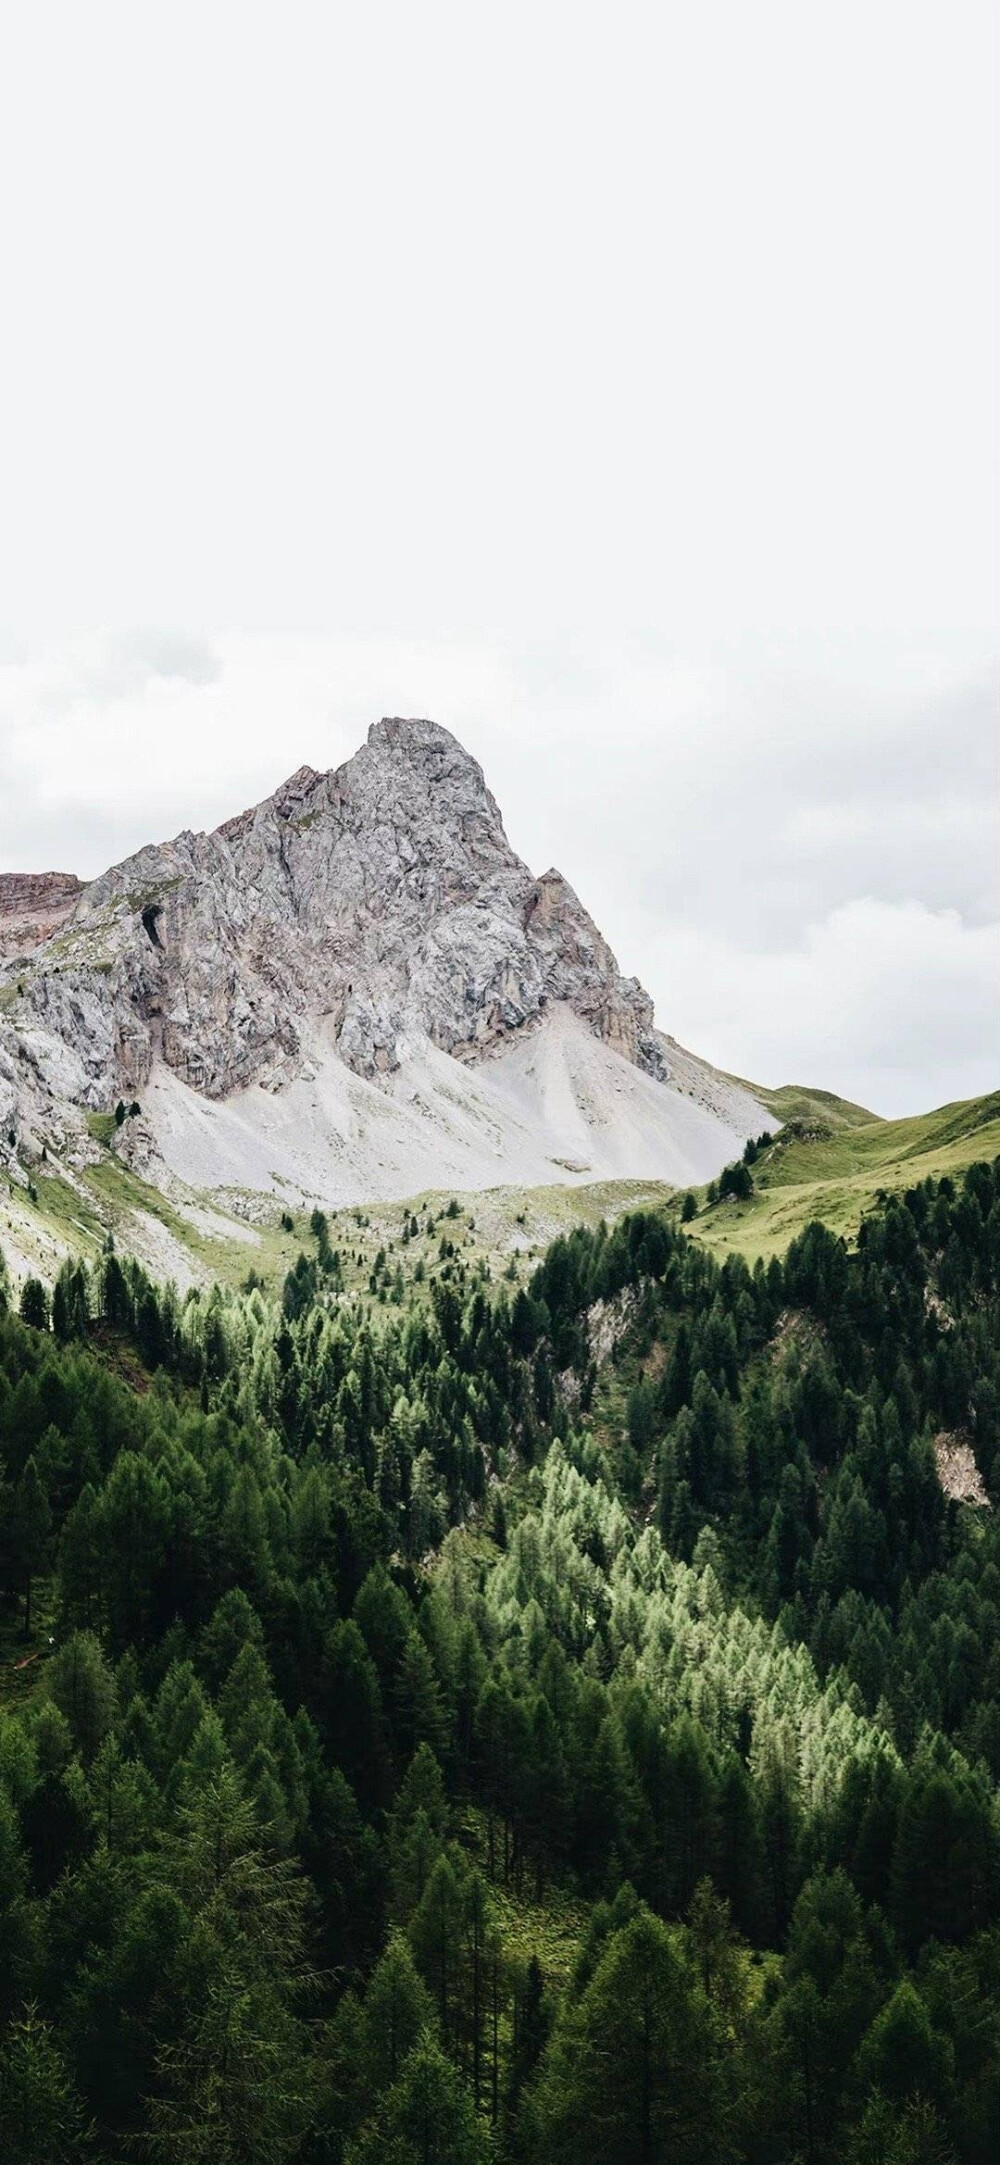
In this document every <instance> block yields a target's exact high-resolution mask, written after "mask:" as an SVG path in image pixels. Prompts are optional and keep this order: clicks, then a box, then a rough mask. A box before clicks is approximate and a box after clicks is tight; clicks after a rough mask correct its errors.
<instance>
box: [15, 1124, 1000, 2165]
mask: <svg viewBox="0 0 1000 2165" xmlns="http://www.w3.org/2000/svg"><path fill="white" fill-rule="evenodd" d="M766 1147H767V1142H766V1138H761V1139H760V1141H759V1143H758V1144H757V1145H754V1146H752V1149H749V1150H748V1152H747V1153H746V1155H745V1162H744V1164H743V1165H742V1166H741V1167H739V1168H733V1169H730V1172H731V1174H732V1176H733V1179H734V1180H737V1181H739V1182H742V1180H744V1179H746V1180H749V1178H750V1173H749V1167H750V1166H751V1165H752V1164H754V1163H755V1161H756V1158H757V1157H758V1156H759V1155H760V1152H761V1150H762V1149H765V1148H766ZM726 1179H727V1176H726V1175H723V1184H724V1185H725V1184H726ZM741 1192H743V1189H742V1187H741V1186H735V1187H734V1186H733V1185H732V1182H730V1183H729V1184H728V1186H727V1193H732V1194H734V1195H736V1196H737V1197H738V1196H739V1194H740V1193H741ZM458 1215H459V1213H458V1208H457V1205H456V1209H455V1211H452V1212H448V1213H445V1216H446V1218H449V1217H450V1219H451V1222H452V1224H453V1225H455V1223H456V1219H457V1216H458ZM682 1215H683V1213H682ZM309 1230H310V1235H311V1239H312V1242H313V1243H314V1244H315V1246H314V1249H313V1250H312V1251H311V1252H310V1253H309V1254H303V1256H302V1257H300V1259H299V1261H298V1263H297V1264H296V1265H295V1267H294V1269H293V1270H292V1271H291V1272H290V1273H289V1276H288V1280H287V1282H286V1286H285V1290H284V1296H283V1299H282V1301H281V1303H280V1305H279V1306H278V1307H277V1308H276V1309H275V1308H272V1307H271V1306H270V1305H269V1304H268V1302H267V1300H266V1299H265V1298H264V1297H263V1295H262V1292H261V1290H260V1289H259V1288H251V1289H250V1290H249V1291H246V1292H244V1293H243V1294H242V1295H235V1294H229V1293H223V1292H222V1291H221V1290H219V1289H216V1290H214V1291H212V1292H211V1293H209V1294H207V1295H206V1294H204V1293H202V1294H192V1295H189V1296H188V1297H187V1298H186V1299H185V1300H184V1301H181V1300H180V1299H179V1298H178V1296H177V1295H176V1293H174V1292H173V1291H172V1290H171V1289H166V1290H164V1289H161V1288H158V1287H156V1286H155V1285H153V1284H152V1283H151V1282H150V1280H149V1279H148V1278H147V1277H146V1276H145V1274H144V1273H143V1272H142V1271H141V1270H140V1269H139V1268H138V1267H137V1266H136V1265H135V1264H134V1263H133V1262H131V1261H129V1260H127V1259H125V1258H119V1257H118V1256H116V1255H115V1254H114V1252H113V1251H109V1252H108V1253H107V1254H106V1255H105V1256H103V1257H102V1259H101V1262H100V1265H99V1267H98V1268H97V1269H96V1270H94V1271H93V1272H89V1271H87V1270H86V1269H84V1268H83V1267H82V1266H80V1265H75V1264H66V1265H64V1266H63V1268H62V1270H61V1271H60V1274H59V1278H58V1281H57V1284H56V1287H55V1290H54V1294H53V1299H52V1312H51V1323H52V1328H51V1330H50V1329H49V1327H48V1326H49V1312H48V1302H47V1297H46V1295H45V1291H44V1288H42V1287H41V1286H40V1285H38V1284H37V1281H36V1290H31V1289H30V1287H29V1289H26V1291H25V1294H24V1295H23V1296H22V1313H21V1316H15V1315H13V1314H12V1313H11V1312H10V1309H9V1307H8V1306H3V1308H2V1312H0V1484H2V1486H0V1504H2V1511H0V1599H2V1600H3V1602H4V1603H5V1604H6V1615H7V1618H8V1621H9V1624H10V1639H9V1641H8V1646H9V1648H10V1649H12V1650H13V1651H12V1662H11V1674H10V1692H9V1695H8V1699H7V1704H6V1708H5V1712H4V1715H3V1719H2V1720H0V1945H2V1949H3V1964H2V1970H3V1975H2V1979H0V2133H2V2145H3V2154H4V2156H5V2157H7V2156H10V2157H11V2158H13V2159H18V2158H24V2159H28V2158H31V2159H36V2158H37V2159H38V2160H39V2161H46V2160H48V2159H50V2158H51V2159H54V2160H57V2159H67V2160H68V2159H73V2160H75V2159H78V2158H79V2159H84V2158H86V2157H88V2156H89V2157H91V2158H93V2159H96V2160H98V2161H103V2160H104V2159H110V2158H111V2157H120V2156H121V2157H129V2158H135V2159H138V2158H139V2157H149V2158H152V2159H163V2160H167V2159H170V2160H172V2161H175V2165H195V2161H200V2160H205V2161H206V2165H207V2160H209V2159H211V2160H212V2165H219V2161H221V2165H226V2161H229V2160H232V2161H233V2165H235V2161H237V2160H239V2161H241V2165H242V2161H246V2160H256V2159H259V2160H261V2165H263V2161H264V2160H268V2161H270V2160H272V2159H274V2160H277V2161H281V2160H288V2161H289V2165H292V2161H296V2165H352V2161H353V2165H370V2161H374V2160H375V2159H378V2160H379V2165H381V2161H382V2160H388V2161H390V2165H392V2161H397V2165H404V2161H406V2165H409V2161H410V2160H414V2161H417V2160H419V2161H421V2165H427V2161H429V2160H431V2159H438V2160H440V2161H441V2165H446V2161H449V2160H450V2161H454V2165H478V2161H479V2160H481V2159H485V2157H486V2156H487V2155H489V2156H490V2157H491V2158H493V2159H494V2160H495V2161H498V2165H502V2161H504V2160H507V2161H510V2165H515V2161H522V2165H526V2161H528V2160H532V2161H533V2160H535V2159H540V2158H546V2159H551V2160H552V2161H553V2165H558V2160H560V2159H562V2158H565V2159H567V2160H572V2161H573V2165H578V2161H579V2165H586V2160H587V2159H588V2158H593V2159H594V2160H595V2165H596V2161H598V2160H600V2165H605V2161H607V2165H614V2161H615V2160H617V2159H621V2160H622V2161H623V2165H624V2161H626V2160H628V2161H629V2165H631V2161H632V2160H633V2159H635V2160H639V2161H645V2165H653V2161H660V2160H663V2161H669V2165H673V2161H675V2160H676V2161H684V2160H690V2161H691V2165H694V2161H695V2160H701V2159H702V2158H706V2157H712V2158H713V2159H718V2160H720V2161H723V2165H724V2161H726V2160H727V2159H730V2158H731V2159H732V2160H733V2161H734V2165H735V2161H736V2160H745V2161H746V2165H798V2161H800V2160H801V2161H806V2160H808V2161H809V2165H850V2161H854V2165H866V2161H871V2165H875V2160H876V2159H877V2160H879V2161H880V2165H881V2161H882V2160H885V2161H888V2165H917V2161H923V2160H927V2161H931V2160H942V2161H943V2160H947V2159H949V2158H951V2159H957V2160H958V2161H959V2165H988V2161H991V2160H992V2159H993V2158H994V2156H995V2155H996V2144H997V2124H996V2099H997V2094H998V2080H1000V2019H998V2016H997V2007H998V2005H1000V1846H998V1822H997V1806H996V1781H997V1777H998V1775H1000V1715H998V1712H997V1707H998V1702H1000V1651H998V1647H1000V1638H998V1625H1000V1530H998V1518H1000V1513H997V1512H996V1511H993V1512H987V1511H985V1510H983V1509H982V1508H980V1509H978V1510H976V1511H974V1512H973V1511H971V1510H969V1509H967V1508H966V1509H961V1508H959V1507H956V1506H955V1505H953V1504H949V1503H948V1502H947V1501H946V1500H945V1498H944V1497H943V1495H942V1492H941V1489H940V1485H939V1483H938V1479H937V1475H936V1471H935V1464H934V1442H935V1439H936V1438H938V1437H939V1436H940V1435H941V1434H942V1432H944V1433H946V1434H947V1435H948V1436H949V1437H951V1438H952V1439H953V1440H958V1441H962V1442H964V1443H966V1444H967V1445H968V1447H969V1449H970V1450H971V1452H972V1454H973V1457H974V1460H975V1463H976V1466H977V1469H978V1474H979V1476H980V1478H981V1479H982V1481H983V1483H984V1484H985V1488H986V1490H987V1491H988V1492H989V1493H990V1495H991V1496H992V1498H993V1501H994V1504H996V1503H998V1502H1000V1302H998V1280H1000V1180H998V1174H997V1169H996V1168H991V1167H988V1166H980V1167H974V1168H973V1169H972V1171H971V1172H970V1173H969V1175H968V1176H967V1177H966V1179H965V1180H964V1182H963V1183H962V1184H961V1185H960V1186H953V1185H952V1184H951V1183H948V1182H942V1183H938V1184H936V1185H932V1184H926V1185H925V1186H923V1187H921V1188H917V1189H914V1191H913V1192H912V1193H911V1194H910V1195H908V1196H906V1197H904V1198H903V1199H902V1200H896V1201H889V1202H887V1203H886V1204H885V1205H884V1207H883V1208H881V1209H880V1210H879V1211H878V1213H877V1214H876V1215H875V1216H873V1218H872V1219H871V1220H870V1221H869V1222H868V1223H867V1224H866V1225H865V1226H864V1227H863V1228H862V1233H861V1236H860V1238H859V1242H858V1247H857V1252H856V1253H855V1254H850V1253H849V1252H848V1251H847V1250H846V1248H845V1247H844V1245H843V1243H842V1242H840V1241H839V1240H837V1239H836V1238H834V1236H832V1235H831V1234H830V1233H829V1232H828V1231H827V1230H826V1229H825V1228H823V1227H822V1226H811V1227H809V1228H808V1229H807V1231H806V1232H805V1233H804V1234H803V1235H802V1236H801V1238H800V1239H799V1240H797V1241H796V1242H795V1243H793V1246H792V1248H791V1249H790V1251H789V1254H788V1256H787V1258H786V1259H785V1261H784V1263H773V1264H771V1265H769V1266H768V1267H767V1268H766V1269H765V1268H764V1267H762V1266H761V1267H758V1268H757V1269H756V1270H754V1271H750V1270H748V1269H747V1268H746V1266H745V1265H744V1264H742V1263H741V1262H739V1261H737V1260H733V1261H730V1262H727V1263H726V1264H725V1265H724V1266H723V1267H722V1268H720V1267H719V1266H718V1265H717V1264H716V1263H715V1262H714V1261H713V1260H712V1259H711V1258H710V1257H709V1256H708V1255H707V1254H705V1253H704V1251H702V1250H701V1249H700V1248H698V1247H697V1246H696V1245H694V1243H692V1242H691V1241H690V1240H688V1239H687V1238H686V1237H685V1236H684V1235H683V1233H681V1232H680V1231H679V1229H676V1227H674V1226H672V1225H671V1224H670V1223H669V1222H668V1221H667V1220H666V1219H665V1218H661V1217H658V1216H655V1215H648V1214H643V1213H639V1214H635V1215H633V1216H629V1217H626V1218H624V1219H622V1220H621V1221H619V1223H618V1224H617V1225H615V1227H614V1228H613V1229H608V1228H607V1227H601V1228H599V1229H598V1231H597V1232H596V1233H587V1232H584V1231H580V1230H578V1231H575V1232H573V1233H571V1234H569V1235H568V1236H566V1237H565V1238H563V1239H561V1240H559V1241H557V1242H556V1243H555V1244H554V1246H553V1248H552V1249H550V1251H549V1253H548V1255H547V1256H546V1257H545V1259H544V1261H543V1262H542V1264H541V1265H540V1266H539V1268H538V1270H537V1271H536V1272H535V1274H534V1277H533V1278H532V1280H531V1283H530V1285H529V1286H528V1287H526V1288H524V1289H520V1290H518V1291H517V1292H516V1293H515V1294H514V1295H513V1298H512V1301H511V1302H510V1304H508V1295H507V1291H506V1288H504V1289H503V1290H502V1291H501V1292H500V1294H499V1296H498V1297H497V1298H496V1299H495V1300H489V1301H488V1300H487V1298H486V1297H485V1295H484V1292H483V1290H482V1288H481V1287H479V1286H476V1285H472V1284H470V1283H469V1282H468V1280H466V1279H465V1278H464V1277H463V1276H462V1275H461V1274H460V1272H459V1268H458V1258H457V1257H451V1258H447V1259H446V1265H445V1267H446V1268H452V1267H454V1269H455V1273H456V1275H454V1276H452V1277H450V1278H449V1279H447V1280H446V1281H445V1280H441V1279H439V1280H438V1281H437V1282H436V1283H434V1285H433V1286H432V1288H431V1292H432V1298H431V1301H430V1303H429V1304H428V1305H424V1306H421V1307H417V1306H413V1307H410V1308H407V1307H406V1305H405V1300H404V1299H403V1297H402V1294H401V1296H400V1298H399V1300H397V1299H396V1298H395V1294H393V1297H392V1298H391V1299H389V1298H387V1300H386V1304H385V1307H384V1308H379V1309H378V1310H377V1311H376V1314H377V1315H378V1318H379V1320H378V1322H377V1324H373V1323H372V1322H371V1321H370V1320H367V1319H366V1318H365V1316H364V1315H363V1313H362V1312H361V1310H360V1309H359V1308H357V1307H352V1306H351V1305H350V1304H349V1303H348V1302H346V1301H345V1300H344V1299H343V1298H342V1296H341V1295H340V1292H339V1263H338V1259H337V1257H336V1256H334V1255H333V1253H332V1251H331V1250H330V1246H329V1228H328V1226H327V1222H326V1220H325V1218H324V1217H323V1214H322V1213H321V1212H319V1211H317V1212H315V1213H314V1214H313V1218H312V1220H311V1222H310V1228H309ZM434 1231H435V1234H438V1233H439V1231H440V1228H439V1226H435V1228H434ZM407 1232H408V1234H409V1238H410V1240H411V1241H412V1240H413V1239H419V1238H420V1236H421V1227H420V1225H419V1224H418V1222H417V1221H416V1220H415V1219H414V1220H412V1221H408V1224H407ZM452 1245H454V1244H452ZM391 1265H392V1258H391V1257H386V1258H383V1259H382V1264H381V1265H380V1266H379V1269H378V1272H377V1276H378V1280H379V1284H380V1285H381V1286H383V1287H385V1286H388V1285H390V1282H391ZM0 1278H2V1273H0ZM598 1301H600V1302H602V1303H604V1304H606V1312H610V1313H612V1314H613V1315H618V1316H619V1317H620V1318H621V1335H620V1337H619V1340H618V1343H617V1344H616V1346H615V1350H614V1353H613V1355H612V1358H611V1360H610V1361H609V1362H608V1363H607V1364H606V1365H605V1368H604V1369H603V1370H602V1371H600V1372H595V1370H594V1367H593V1365H592V1358H591V1346H590V1324H589V1322H588V1310H590V1309H591V1308H592V1307H593V1304H594V1303H595V1302H598ZM613 1304H617V1305H616V1306H615V1305H613ZM567 1369H573V1370H575V1374H576V1383H575V1386H574V1388H573V1389H571V1390H570V1391H568V1392H567V1391H566V1389H565V1385H564V1380H563V1379H564V1376H565V1371H566V1370H567ZM126 1377H128V1378H131V1379H132V1381H133V1382H134V1383H135V1384H136V1385H138V1386H139V1388H138V1389H133V1388H132V1387H131V1383H130V1382H128V1381H126V1380H124V1379H125V1378H126ZM39 1615H41V1616H43V1617H44V1618H45V1620H46V1621H45V1627H44V1632H45V1635H44V1637H43V1638H42V1639H41V1640H40V1639H39V1637H38V1625H37V1618H38V1617H39ZM50 1622H51V1637H52V1639H54V1641H55V1644H54V1645H53V1646H50V1645H49V1644H48V1639H49V1636H50ZM22 1634H23V1638H24V1642H25V1651H24V1654H23V1656H22V1650H21V1649H22ZM19 1658H23V1659H25V1660H26V1661H27V1663H28V1667H27V1668H26V1669H25V1670H24V1671H23V1672H22V1671H21V1670H19V1669H16V1668H15V1667H14V1666H13V1661H14V1660H16V1659H19ZM568 1894H571V1895H572V1897H573V1899H574V1901H575V1903H576V1904H577V1905H578V1908H579V1910H580V1911H582V1913H583V1915H584V1916H585V1919H586V1925H585V1929H584V1930H583V1933H582V1936H581V1939H580V1942H579V1946H578V1950H577V1954H576V1957H575V1961H574V1964H573V1966H572V1968H571V1973H570V1974H568V1975H566V1976H564V1977H562V1978H560V1977H558V1976H557V1975H556V1974H554V1973H553V1972H552V1970H551V1969H550V1968H549V1967H548V1963H549V1955H548V1952H547V1949H546V1945H545V1937H544V1929H541V1928H540V1926H539V1920H541V1924H542V1927H544V1923H545V1921H546V1920H547V1918H548V1916H549V1907H548V1905H549V1903H550V1901H552V1900H554V1899H555V1898H556V1896H558V1899H560V1900H561V1899H564V1898H565V1897H566V1896H567V1895H568ZM567 1967H568V1966H567Z"/></svg>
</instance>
